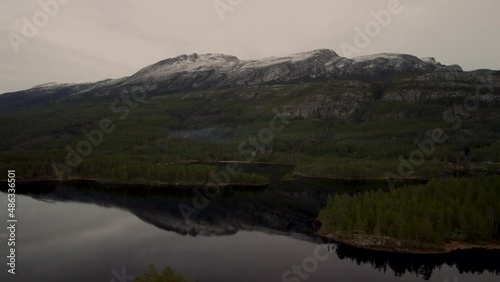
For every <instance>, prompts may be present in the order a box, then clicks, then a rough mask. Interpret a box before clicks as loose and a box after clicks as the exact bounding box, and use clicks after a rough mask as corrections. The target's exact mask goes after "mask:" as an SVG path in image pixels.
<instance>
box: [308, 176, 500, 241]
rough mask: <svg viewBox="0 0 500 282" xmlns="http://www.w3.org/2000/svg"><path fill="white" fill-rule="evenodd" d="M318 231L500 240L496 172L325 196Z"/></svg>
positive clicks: (405, 237) (499, 192)
mask: <svg viewBox="0 0 500 282" xmlns="http://www.w3.org/2000/svg"><path fill="white" fill-rule="evenodd" d="M318 219H319V221H321V223H322V227H321V233H322V234H333V235H337V236H340V237H342V238H354V237H356V238H363V236H365V237H369V236H387V237H390V238H394V239H397V240H398V241H399V242H405V244H409V243H411V242H413V243H415V242H416V243H422V244H427V245H429V246H439V247H440V248H442V247H443V246H444V245H445V244H447V243H449V242H451V241H455V242H463V243H468V244H479V245H481V244H488V243H493V244H499V243H500V176H490V177H480V178H469V179H458V178H453V179H440V180H432V181H430V182H429V183H428V184H426V185H422V186H408V187H403V188H397V189H392V190H391V191H389V192H383V191H381V190H378V191H369V192H365V193H363V194H356V195H346V194H343V195H335V196H334V197H330V199H329V200H328V204H327V205H326V207H325V208H324V209H323V210H322V211H321V212H320V214H319V216H318Z"/></svg>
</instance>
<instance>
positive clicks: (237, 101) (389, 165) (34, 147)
mask: <svg viewBox="0 0 500 282" xmlns="http://www.w3.org/2000/svg"><path fill="white" fill-rule="evenodd" d="M363 87H367V86H357V88H356V89H352V88H349V86H348V85H347V86H346V84H342V83H340V82H331V83H300V84H290V85H278V86H259V87H247V88H244V89H237V90H234V89H231V90H206V91H193V92H186V93H176V94H167V95H156V96H151V97H149V98H148V99H147V100H146V102H145V103H142V104H138V106H137V107H136V108H135V109H131V111H130V115H129V116H128V117H127V118H125V119H124V120H121V119H120V118H119V117H120V116H121V113H114V112H113V111H112V110H111V104H112V103H113V101H114V100H115V99H117V97H116V96H104V97H86V98H85V97H82V98H77V97H69V98H67V99H63V100H61V101H58V102H57V103H53V104H44V105H43V106H33V107H32V108H29V109H24V110H23V111H11V112H0V132H2V138H1V139H0V169H3V170H5V169H13V168H14V169H17V171H18V174H19V176H20V177H22V178H25V179H54V178H56V177H57V176H56V175H55V173H54V170H53V168H52V164H53V163H54V162H57V163H61V164H64V163H65V159H66V156H67V154H68V151H67V150H66V149H65V148H66V147H67V146H70V147H71V148H73V149H75V148H76V146H77V144H78V143H79V142H81V141H82V140H87V137H86V136H85V134H84V133H83V132H84V130H86V131H87V132H88V131H91V130H93V129H96V128H99V121H101V120H102V119H103V118H109V119H110V120H111V121H112V122H113V125H114V126H116V129H115V130H114V131H113V132H112V133H109V134H105V135H104V136H103V139H102V143H100V144H99V145H98V146H94V147H93V150H92V153H91V154H90V155H89V156H87V157H84V158H82V163H81V164H80V165H78V166H77V167H74V168H72V169H73V170H72V172H71V173H69V174H68V176H70V177H88V178H99V179H102V180H106V181H127V182H134V181H139V182H141V181H143V180H144V179H147V180H148V181H151V182H186V180H188V181H194V182H203V181H205V180H206V172H207V171H208V170H210V169H209V168H208V167H200V166H182V165H180V166H177V167H170V168H169V167H166V166H165V164H183V163H186V162H190V161H199V162H205V161H227V160H239V161H245V160H248V159H249V158H250V156H251V153H255V158H254V159H253V161H267V162H283V163H292V164H296V165H297V167H296V173H299V174H300V173H302V174H305V175H310V176H324V177H338V178H353V177H363V178H381V177H383V176H384V173H385V172H387V171H392V172H394V173H396V174H397V170H398V165H399V160H398V157H399V156H402V157H403V158H406V159H407V158H408V157H409V155H410V154H411V153H412V152H413V151H415V150H416V149H417V145H416V140H423V139H425V138H426V134H427V133H428V131H430V130H433V129H436V128H442V129H443V130H444V131H445V132H446V134H447V136H448V137H449V138H448V140H447V141H446V142H445V143H443V144H439V145H437V146H436V148H435V149H436V150H435V152H434V153H433V154H431V155H429V156H425V160H424V164H422V165H420V166H418V167H415V172H414V173H413V174H412V176H414V177H427V178H430V177H435V176H439V175H440V174H441V173H442V171H443V169H444V167H445V165H446V164H447V163H448V162H456V161H457V157H459V156H460V154H461V152H463V151H464V148H465V147H468V148H470V152H471V153H470V157H469V160H470V161H471V162H473V163H476V164H479V166H480V167H481V166H482V165H481V163H483V162H484V163H488V162H491V163H493V164H492V165H488V167H489V168H495V167H496V168H497V169H498V165H496V164H498V163H500V142H499V141H498V140H500V119H498V118H494V117H495V115H496V114H497V113H498V110H499V108H498V106H494V105H484V106H482V107H481V109H480V110H479V111H477V112H476V113H474V114H472V115H470V116H469V117H467V118H466V117H463V122H462V125H461V127H460V128H459V129H458V130H454V129H452V127H453V124H450V123H447V122H445V121H443V113H444V112H445V111H446V110H447V109H449V108H450V107H451V105H452V104H451V103H455V102H458V103H463V101H452V100H450V101H448V102H446V103H445V102H439V103H438V102H434V103H402V102H388V101H382V100H375V101H373V102H370V103H371V104H370V106H369V107H368V108H367V109H366V110H365V111H363V112H359V113H355V114H354V115H353V117H352V118H315V117H310V118H307V119H305V118H303V117H295V118H292V119H291V120H290V123H289V124H287V125H286V126H285V128H284V130H283V131H281V132H276V133H275V134H274V136H273V137H274V138H273V139H272V141H271V142H270V143H267V144H262V146H261V147H260V148H257V149H256V148H253V147H252V146H251V145H249V144H247V147H245V151H246V153H243V154H242V153H241V151H240V150H239V146H240V144H241V143H242V142H244V141H246V142H247V143H248V139H249V138H250V137H256V138H257V137H258V133H259V131H260V130H261V129H263V128H268V127H269V122H270V121H271V120H272V119H273V117H274V115H275V114H274V113H273V109H274V108H276V109H279V110H280V111H283V109H284V107H285V106H286V105H293V104H294V103H296V104H300V103H304V101H308V99H312V98H314V97H316V96H317V95H323V96H328V97H331V98H332V99H335V97H336V95H339V93H343V92H344V91H367V90H369V89H363ZM27 111H29V114H27ZM402 112H404V113H405V115H403V116H401V113H402ZM278 126H280V124H278ZM252 150H253V152H252ZM241 177H242V179H238V178H237V177H236V178H235V180H234V181H236V182H246V181H249V182H250V183H255V182H257V183H261V182H262V179H256V178H258V177H256V176H252V175H242V176H241ZM232 180H233V179H232Z"/></svg>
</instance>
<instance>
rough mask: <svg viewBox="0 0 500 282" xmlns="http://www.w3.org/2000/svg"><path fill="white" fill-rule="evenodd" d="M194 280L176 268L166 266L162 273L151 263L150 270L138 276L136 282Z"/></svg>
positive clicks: (187, 281) (188, 281) (189, 281)
mask: <svg viewBox="0 0 500 282" xmlns="http://www.w3.org/2000/svg"><path fill="white" fill-rule="evenodd" d="M191 281H192V280H190V279H188V278H186V277H184V276H182V275H180V274H178V273H177V271H175V270H174V269H172V268H170V267H166V268H165V269H163V271H162V272H161V273H160V272H158V270H156V267H155V265H154V264H150V265H149V267H148V270H147V271H146V272H145V273H144V274H142V275H139V276H137V277H135V279H134V282H191Z"/></svg>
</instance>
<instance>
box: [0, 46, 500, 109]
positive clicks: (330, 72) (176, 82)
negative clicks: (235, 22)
mask: <svg viewBox="0 0 500 282" xmlns="http://www.w3.org/2000/svg"><path fill="white" fill-rule="evenodd" d="M405 73H406V74H407V73H414V74H421V75H420V76H414V77H412V78H408V79H406V80H404V81H403V82H405V83H406V84H409V83H415V82H416V83H419V84H420V85H422V87H440V86H450V87H451V88H459V89H460V90H464V89H466V88H470V87H474V86H473V85H475V84H477V83H481V82H480V79H481V78H484V77H485V76H487V75H490V76H493V75H494V74H495V73H496V74H498V72H495V71H491V70H478V71H472V72H465V71H463V70H462V68H461V67H460V66H458V65H450V66H446V65H443V64H441V63H439V62H437V61H436V60H435V59H434V58H418V57H415V56H412V55H405V54H392V53H386V54H378V55H370V56H361V57H355V58H352V59H348V58H344V57H341V56H339V55H338V54H337V53H336V52H335V51H332V50H327V49H320V50H314V51H310V52H304V53H298V54H293V55H290V56H286V57H271V58H266V59H261V60H240V59H238V58H237V57H235V56H229V55H222V54H196V53H195V54H191V55H181V56H177V57H175V58H170V59H166V60H163V61H160V62H158V63H155V64H153V65H150V66H147V67H145V68H143V69H141V70H139V71H138V72H137V73H135V74H133V75H131V76H129V77H123V78H119V79H107V80H103V81H99V82H95V83H80V84H56V83H47V84H43V85H39V86H35V87H33V88H31V89H27V90H23V91H17V92H13V93H6V94H3V95H1V96H0V110H5V109H7V108H10V109H13V108H14V109H16V108H19V107H23V106H27V105H31V104H39V103H47V102H51V103H54V102H57V101H58V99H61V98H65V97H68V96H75V95H81V96H83V97H88V96H89V95H90V96H103V95H112V94H116V93H122V92H134V91H141V89H143V88H141V87H145V86H147V89H148V91H149V92H155V93H162V94H166V93H174V92H179V91H188V90H203V89H225V88H241V87H249V86H259V85H272V84H289V83H295V82H304V81H348V80H351V81H353V83H360V80H361V81H366V80H383V79H386V78H388V77H394V76H397V75H400V74H405ZM496 77H498V76H496ZM489 83H490V84H493V85H495V86H498V85H500V82H499V81H498V80H495V81H491V82H489ZM411 95H412V96H425V95H426V94H425V93H423V92H421V93H413V92H412V93H411ZM441 95H446V93H441ZM390 96H392V97H393V98H394V99H397V98H398V97H395V96H398V95H397V94H396V93H391V95H390ZM404 98H405V97H401V99H404ZM482 98H483V99H486V100H492V99H493V100H495V101H497V102H498V97H496V98H492V97H482Z"/></svg>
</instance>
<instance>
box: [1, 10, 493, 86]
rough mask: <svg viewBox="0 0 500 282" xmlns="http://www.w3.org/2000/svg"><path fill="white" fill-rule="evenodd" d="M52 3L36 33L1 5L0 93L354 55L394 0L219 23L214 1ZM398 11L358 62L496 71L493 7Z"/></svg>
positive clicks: (251, 14)
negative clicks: (144, 73) (238, 62)
mask: <svg viewBox="0 0 500 282" xmlns="http://www.w3.org/2000/svg"><path fill="white" fill-rule="evenodd" d="M41 1H42V2H51V1H55V0H41ZM58 1H60V2H64V1H68V3H67V4H64V5H62V4H61V5H60V7H59V10H58V11H56V13H54V15H53V17H50V18H49V20H48V22H47V23H46V24H44V23H43V20H44V18H43V13H45V12H43V11H44V10H43V9H42V8H41V7H40V6H39V4H37V1H35V0H1V2H0V33H1V37H0V38H1V39H0V51H1V52H0V93H3V92H7V91H14V90H21V89H26V88H30V87H32V86H34V85H38V84H42V83H47V82H88V81H97V80H101V79H105V78H118V77H122V76H128V75H131V74H133V73H134V72H136V71H137V70H139V69H141V68H142V67H145V66H147V65H150V64H152V63H155V62H157V61H159V60H162V59H165V58H169V57H175V56H177V55H180V54H190V53H224V54H231V55H235V56H238V57H239V58H240V59H256V58H264V57H269V56H283V55H288V54H291V53H296V52H301V51H308V50H313V49H319V48H328V49H333V50H335V51H336V52H337V53H339V55H344V56H345V55H347V54H345V52H342V51H341V48H340V45H341V43H342V42H344V43H346V44H350V45H352V46H356V45H355V42H354V37H355V35H356V32H355V28H356V27H359V28H360V29H365V27H366V25H367V23H369V22H370V21H372V20H373V16H372V15H371V11H375V12H378V11H380V10H383V9H385V10H387V9H388V8H387V6H388V3H389V2H391V1H396V0H342V1H341V0H308V1H306V0H218V1H219V2H218V3H223V4H226V5H231V4H230V3H233V6H230V7H231V10H230V11H226V12H224V13H222V12H219V13H217V12H216V9H215V7H214V0H142V1H140V0H135V1H134V0H105V1H97V0H64V1H63V0H58ZM238 2H241V4H239V5H238ZM401 6H402V8H401V9H402V11H401V12H400V13H398V14H392V18H391V20H390V23H389V24H387V25H386V26H385V27H381V28H380V32H379V34H378V35H376V36H374V37H373V38H370V42H369V44H367V46H363V48H358V49H359V51H360V53H359V55H366V54H374V53H383V52H396V53H408V54H413V55H416V56H419V57H435V58H436V59H437V60H438V61H440V62H442V63H444V64H459V65H461V66H462V67H463V68H464V69H466V70H470V69H477V68H490V69H500V52H499V50H500V17H499V16H498V12H499V11H500V1H498V0H480V1H470V0H414V1H411V0H401ZM219 7H220V9H224V6H222V5H219ZM226 8H227V6H226ZM221 11H223V10H221ZM34 15H38V24H39V25H40V28H38V29H39V30H38V32H34V33H33V32H32V34H31V35H30V34H28V35H29V36H32V35H33V34H34V35H35V36H34V37H33V38H25V36H24V35H23V32H22V29H23V26H24V25H25V24H24V23H23V20H22V19H23V17H26V18H27V19H28V20H29V21H30V22H31V23H33V16H34ZM221 17H222V18H223V20H221ZM35 27H36V26H35ZM374 30H375V29H374ZM31 31H32V30H31ZM375 31H376V30H375ZM13 38H14V39H15V40H14V39H13ZM12 42H15V44H14V45H16V44H17V45H18V47H17V48H18V51H19V52H18V53H17V54H16V52H15V51H14V49H15V48H13V47H12V44H13V43H12Z"/></svg>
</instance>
